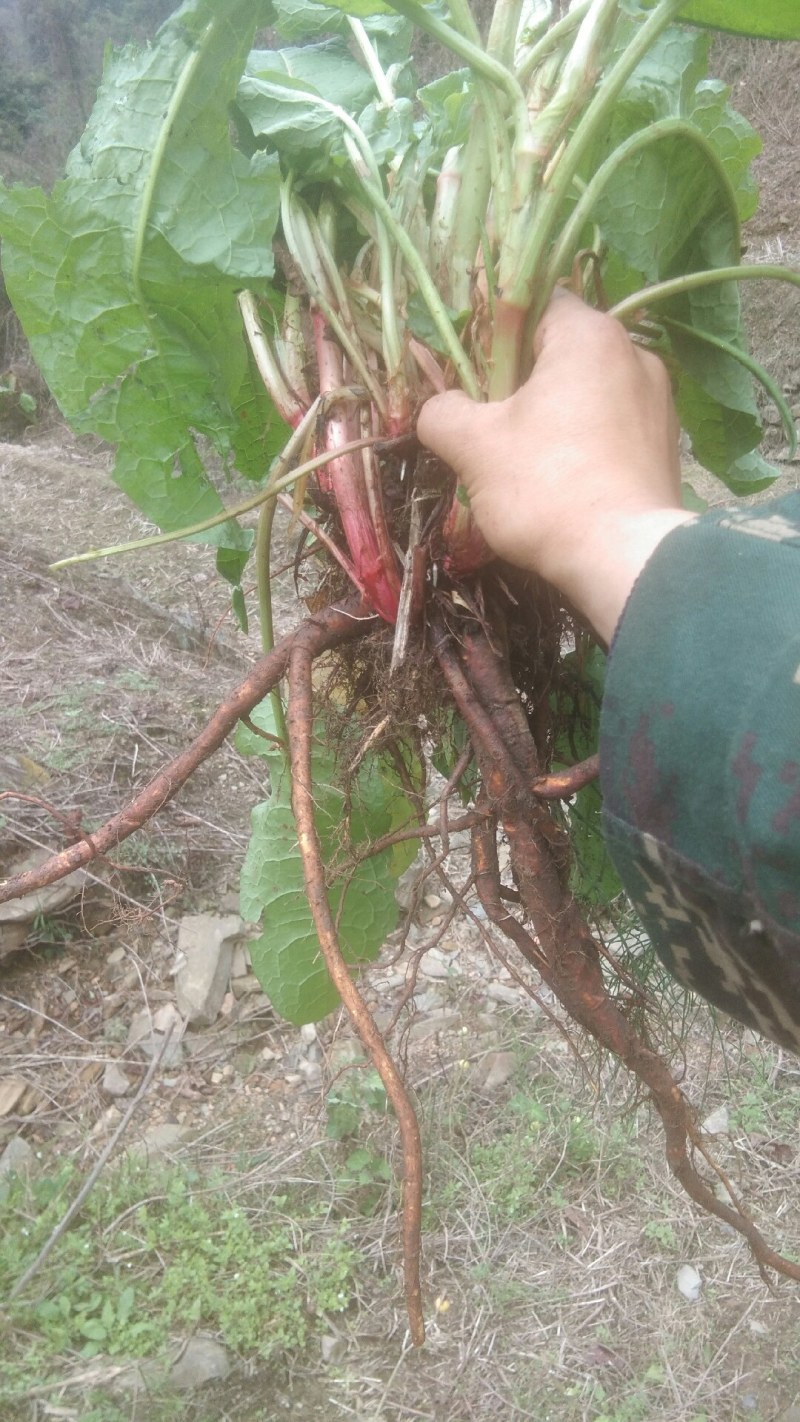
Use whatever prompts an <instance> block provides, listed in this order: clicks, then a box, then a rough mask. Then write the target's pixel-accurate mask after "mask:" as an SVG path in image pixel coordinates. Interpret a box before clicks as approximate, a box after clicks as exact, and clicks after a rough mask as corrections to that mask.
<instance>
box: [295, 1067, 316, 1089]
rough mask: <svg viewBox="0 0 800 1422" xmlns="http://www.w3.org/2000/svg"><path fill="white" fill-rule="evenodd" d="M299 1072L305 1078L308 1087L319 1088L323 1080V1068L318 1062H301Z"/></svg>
mask: <svg viewBox="0 0 800 1422" xmlns="http://www.w3.org/2000/svg"><path fill="white" fill-rule="evenodd" d="M297 1070H298V1071H299V1072H300V1075H301V1076H302V1077H303V1078H304V1080H305V1083H306V1086H319V1083H320V1082H321V1080H322V1068H321V1067H320V1065H319V1063H318V1062H300V1065H299V1066H298V1068H297Z"/></svg>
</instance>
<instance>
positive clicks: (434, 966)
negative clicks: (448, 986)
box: [420, 948, 461, 978]
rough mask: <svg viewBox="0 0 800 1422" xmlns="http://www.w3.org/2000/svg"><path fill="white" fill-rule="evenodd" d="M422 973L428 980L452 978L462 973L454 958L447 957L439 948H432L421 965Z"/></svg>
mask: <svg viewBox="0 0 800 1422" xmlns="http://www.w3.org/2000/svg"><path fill="white" fill-rule="evenodd" d="M420 971H421V972H423V973H424V974H425V977H426V978H451V977H457V976H459V975H460V973H461V968H460V966H459V964H458V963H457V962H455V961H454V960H453V958H452V957H447V955H446V954H445V953H442V952H441V950H440V949H439V948H431V949H429V951H428V952H427V953H426V954H425V956H424V958H423V959H422V962H421V963H420Z"/></svg>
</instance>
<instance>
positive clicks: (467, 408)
mask: <svg viewBox="0 0 800 1422" xmlns="http://www.w3.org/2000/svg"><path fill="white" fill-rule="evenodd" d="M483 409H484V406H482V405H479V404H478V403H477V401H475V400H470V398H469V396H468V395H465V394H464V392H463V391H462V390H448V391H446V392H445V394H444V395H434V396H432V398H431V399H430V400H427V401H426V402H425V404H424V405H423V407H422V409H421V410H420V412H419V419H418V421H417V436H418V438H419V441H420V444H424V445H425V446H426V447H427V448H428V449H430V450H432V451H433V453H434V454H438V456H439V458H440V459H443V460H444V462H445V464H449V465H450V467H451V469H455V470H456V471H457V472H460V470H461V467H462V465H463V464H464V463H465V462H467V459H468V453H469V450H470V445H471V443H472V439H473V432H474V428H475V419H476V416H477V415H478V414H479V413H480V411H482V410H483Z"/></svg>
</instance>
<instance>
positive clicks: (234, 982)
mask: <svg viewBox="0 0 800 1422" xmlns="http://www.w3.org/2000/svg"><path fill="white" fill-rule="evenodd" d="M231 987H232V989H233V992H232V993H231V994H227V993H226V995H225V996H226V997H227V996H229V995H230V996H231V997H232V998H233V999H234V1001H235V1002H239V1001H240V1000H241V999H242V998H243V997H254V996H255V994H256V993H257V992H260V991H261V984H260V982H259V981H258V978H254V977H253V975H252V973H248V975H247V977H246V978H231ZM222 1002H223V1006H222V1007H221V1008H220V1012H224V1010H225V1007H224V1005H225V998H223V999H222Z"/></svg>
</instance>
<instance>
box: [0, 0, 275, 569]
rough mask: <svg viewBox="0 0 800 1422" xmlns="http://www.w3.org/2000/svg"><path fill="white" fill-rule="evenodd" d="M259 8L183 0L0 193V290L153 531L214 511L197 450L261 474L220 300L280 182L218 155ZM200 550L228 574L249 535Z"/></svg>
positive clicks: (267, 162) (232, 333) (251, 406)
mask: <svg viewBox="0 0 800 1422" xmlns="http://www.w3.org/2000/svg"><path fill="white" fill-rule="evenodd" d="M270 13H271V10H270V6H269V5H268V4H267V3H266V0H263V3H262V0H187V3H186V4H184V5H183V6H182V8H181V9H180V10H179V11H178V12H177V13H176V15H174V16H173V17H172V19H170V20H169V21H168V22H167V24H166V25H165V26H163V28H162V29H161V30H160V31H159V34H158V36H157V37H156V40H155V42H154V44H153V45H152V46H151V47H150V48H148V49H146V50H138V49H135V48H133V47H129V48H126V49H124V50H122V51H121V52H119V53H118V54H116V55H114V56H113V57H112V58H111V60H110V61H109V63H108V64H107V67H106V71H105V74H104V78H103V84H102V87H101V89H100V93H99V95H98V99H97V103H96V105H95V108H94V111H93V113H92V116H91V119H90V121H89V125H88V127H87V129H86V132H85V134H84V136H83V138H82V140H81V142H80V144H79V146H78V147H77V148H76V149H75V150H74V151H73V153H72V155H71V157H70V160H69V164H68V168H67V175H66V177H65V178H64V180H63V181H62V182H60V183H59V184H57V185H56V187H55V188H54V190H53V192H52V194H51V195H49V196H48V195H47V194H45V193H44V192H42V191H41V190H40V189H36V188H33V189H24V188H6V187H2V186H0V234H2V237H3V258H4V271H5V276H6V282H7V286H8V290H9V294H10V296H11V298H12V301H13V302H14V305H15V307H16V309H17V311H18V313H19V316H20V319H21V320H22V323H23V326H24V327H25V330H26V333H27V335H28V338H29V340H30V343H31V347H32V349H33V353H34V355H35V357H36V360H37V362H38V363H39V365H40V367H41V369H42V372H43V374H44V376H45V379H46V380H47V382H48V384H49V386H50V388H51V389H52V391H53V393H54V395H55V397H56V399H57V400H58V403H59V405H60V406H61V408H62V410H63V411H64V413H65V415H66V416H67V418H68V419H69V420H70V421H71V423H72V424H73V426H74V427H75V428H76V429H78V430H80V431H85V430H91V431H94V432H96V433H97V434H99V435H100V436H101V437H103V438H104V439H107V440H109V441H111V442H112V443H114V444H116V445H117V446H118V452H117V461H116V467H115V473H114V477H115V479H116V481H117V483H119V485H120V486H121V487H122V488H123V489H124V490H125V492H126V493H127V494H128V495H129V496H130V497H131V499H132V500H133V501H134V503H136V504H137V505H138V507H139V508H140V509H141V510H142V511H143V512H144V513H145V514H146V515H147V517H148V518H150V519H152V520H153V522H155V523H157V524H158V525H159V526H160V527H161V528H163V529H167V530H170V529H175V528H179V527H181V526H183V525H185V524H187V523H191V522H195V521H199V520H201V519H204V518H208V517H211V516H213V515H214V514H216V513H217V512H219V511H220V509H221V508H222V503H221V500H220V497H219V495H218V493H217V492H216V490H215V488H214V486H213V484H212V483H211V481H210V479H209V478H208V477H207V475H206V472H205V470H204V463H203V453H202V451H203V445H204V442H206V441H210V443H211V444H212V446H213V447H214V448H215V449H216V450H217V452H218V453H219V454H221V455H222V456H223V457H224V458H228V457H230V456H232V457H233V458H234V459H235V460H236V462H237V464H238V465H239V467H240V468H241V469H242V471H243V472H244V473H245V474H247V475H248V476H250V477H260V476H262V475H263V473H264V471H265V468H266V466H267V464H268V461H269V458H270V456H271V454H272V452H273V451H274V447H275V444H276V440H279V439H281V436H282V434H283V427H282V426H281V423H280V421H278V420H277V419H276V417H275V415H274V411H273V410H272V407H271V404H270V402H269V401H268V399H267V397H266V395H265V393H264V390H263V387H262V386H261V383H260V382H259V381H257V379H255V378H254V374H253V372H252V371H251V369H250V365H249V360H248V354H247V350H246V346H245V343H244V340H243V338H242V333H241V322H240V319H239V314H238V310H237V306H236V291H237V289H240V288H241V286H242V285H243V284H245V283H247V284H250V285H255V286H257V287H261V288H266V286H267V279H268V278H269V276H270V275H271V273H272V270H273V259H272V252H271V242H272V236H273V233H274V230H275V226H276V223H277V217H278V186H279V180H280V174H279V171H278V166H277V163H276V161H275V160H274V159H273V158H270V157H268V156H267V155H265V154H262V153H259V154H256V155H254V156H253V158H252V159H248V158H246V157H245V156H244V155H243V154H242V153H239V152H237V151H235V150H234V149H232V147H231V144H230V137H229V116H228V105H229V102H230V100H231V98H232V97H233V94H234V92H235V88H236V83H237V81H238V77H239V74H240V72H241V70H242V68H243V66H244V62H245V58H246V54H247V50H248V48H249V44H250V42H251V39H252V34H253V31H254V28H255V25H256V24H257V23H263V22H264V21H265V20H267V19H268V18H269V15H270ZM201 538H202V539H203V541H206V542H210V543H213V544H215V545H217V546H218V547H219V548H220V549H221V550H223V554H224V556H223V557H222V558H221V564H222V567H223V570H224V571H225V572H226V573H227V575H228V576H233V577H238V575H239V573H240V571H241V566H242V562H243V560H244V558H245V557H246V551H247V547H248V542H249V539H248V536H247V535H245V534H243V533H242V531H241V530H240V529H239V528H238V527H237V526H236V525H235V524H233V523H232V522H228V523H226V524H224V525H223V526H222V527H221V528H217V529H215V530H213V531H212V533H210V534H205V535H201Z"/></svg>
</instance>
